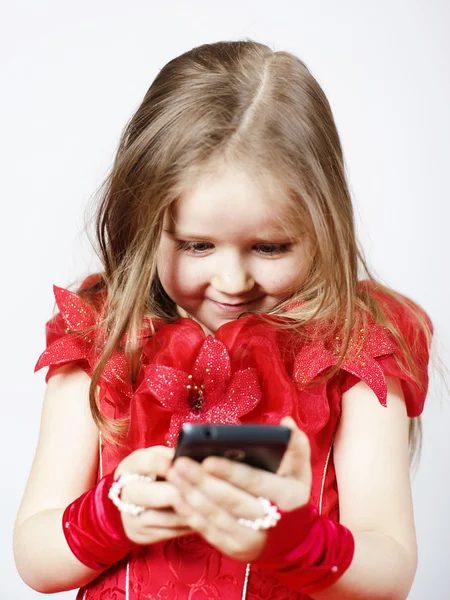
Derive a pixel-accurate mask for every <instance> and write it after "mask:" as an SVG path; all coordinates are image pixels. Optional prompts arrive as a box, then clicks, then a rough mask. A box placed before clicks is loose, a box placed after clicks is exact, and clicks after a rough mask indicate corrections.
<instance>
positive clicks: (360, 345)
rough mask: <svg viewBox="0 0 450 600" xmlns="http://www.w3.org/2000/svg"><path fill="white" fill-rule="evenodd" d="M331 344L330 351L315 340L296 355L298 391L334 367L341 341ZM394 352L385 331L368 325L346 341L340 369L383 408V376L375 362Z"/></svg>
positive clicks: (381, 369)
mask: <svg viewBox="0 0 450 600" xmlns="http://www.w3.org/2000/svg"><path fill="white" fill-rule="evenodd" d="M355 337H356V339H355ZM333 342H334V343H333V344H332V345H331V347H327V346H326V345H325V342H324V341H323V340H317V341H315V342H313V343H311V344H306V345H305V346H304V347H303V348H302V349H301V350H300V352H299V353H298V354H297V356H296V358H295V362H294V369H293V379H294V381H296V383H297V384H298V385H300V387H305V386H306V385H307V384H308V383H310V382H311V381H312V380H313V379H314V378H315V377H316V376H317V375H318V374H319V373H321V372H322V371H325V370H326V369H328V368H330V367H333V366H334V365H336V364H337V362H338V358H339V354H340V348H341V339H340V338H339V337H335V338H334V340H333ZM396 349H397V346H396V344H395V343H394V341H393V339H392V338H391V336H390V335H389V333H388V331H387V330H386V329H385V328H384V327H382V326H381V325H376V324H371V325H370V326H369V327H368V328H367V329H360V330H359V332H358V334H357V336H354V337H352V338H351V339H350V343H349V346H348V348H347V352H346V355H345V357H344V360H343V362H342V364H341V366H340V368H341V369H342V370H344V371H347V372H348V373H351V374H353V375H356V376H357V377H358V378H359V379H361V380H362V381H364V382H365V383H367V385H368V386H369V387H370V388H371V389H372V390H373V391H374V392H375V394H376V395H377V397H378V399H379V400H380V402H381V404H382V405H383V406H386V400H387V383H386V376H385V373H384V371H383V368H382V366H381V365H380V363H379V361H377V360H376V359H377V358H380V357H383V356H388V355H390V354H393V353H394V352H395V351H396Z"/></svg>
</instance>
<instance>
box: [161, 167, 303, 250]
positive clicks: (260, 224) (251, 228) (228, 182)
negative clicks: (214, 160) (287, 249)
mask: <svg viewBox="0 0 450 600" xmlns="http://www.w3.org/2000/svg"><path fill="white" fill-rule="evenodd" d="M172 217H173V220H174V223H173V224H174V225H175V227H176V228H177V230H179V231H180V232H182V233H187V234H189V233H191V232H198V233H201V234H202V235H205V234H208V235H212V234H220V236H222V237H224V238H226V237H227V236H228V237H230V236H233V235H235V234H241V235H242V234H244V233H248V234H254V233H255V232H257V233H264V232H267V233H270V234H272V235H274V234H278V233H279V234H286V233H287V232H289V233H290V235H293V234H294V233H295V231H294V230H295V219H294V214H293V210H292V204H291V202H290V201H289V200H288V194H287V190H286V189H284V188H283V186H281V185H280V184H279V183H278V182H277V181H276V180H275V179H274V178H273V177H269V176H267V175H266V176H264V177H261V176H254V175H251V174H249V173H247V172H245V171H244V170H242V169H239V168H237V167H229V166H228V167H224V166H222V167H221V168H220V169H215V170H208V171H206V172H204V173H200V175H197V177H195V178H194V179H193V180H192V182H191V183H190V185H188V186H186V187H185V188H184V189H183V192H182V193H181V194H180V197H179V200H178V201H177V203H176V205H175V207H174V209H173V211H172Z"/></svg>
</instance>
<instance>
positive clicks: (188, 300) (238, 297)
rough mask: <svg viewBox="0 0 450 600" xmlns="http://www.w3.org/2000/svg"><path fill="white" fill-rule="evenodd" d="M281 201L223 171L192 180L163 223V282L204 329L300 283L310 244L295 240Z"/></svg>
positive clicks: (263, 308)
mask: <svg viewBox="0 0 450 600" xmlns="http://www.w3.org/2000/svg"><path fill="white" fill-rule="evenodd" d="M280 198H281V194H280ZM280 198H277V197H276V196H275V197H274V195H273V193H272V195H271V197H270V199H268V198H267V197H266V196H265V195H262V193H261V191H260V189H259V188H258V187H257V186H256V185H255V183H253V182H252V180H251V179H250V178H249V177H248V176H246V175H245V173H244V172H243V171H240V170H237V169H234V168H233V169H232V168H231V167H227V168H225V167H224V168H223V169H222V170H221V171H218V172H217V173H216V174H214V175H210V174H209V175H205V176H204V177H201V178H200V179H199V180H197V182H196V184H195V185H194V186H193V187H192V188H190V189H189V190H188V191H187V192H186V193H185V194H184V195H183V196H182V198H181V200H180V201H179V202H178V203H177V206H176V208H175V210H174V211H173V213H172V218H171V217H169V216H167V217H166V221H165V225H164V231H163V233H162V238H161V243H160V247H159V251H158V258H157V269H158V275H159V278H160V281H161V284H162V286H163V288H164V290H165V291H166V293H167V294H168V295H169V296H170V298H171V299H172V300H173V301H174V302H175V303H176V304H177V305H178V306H179V307H180V308H182V309H184V311H186V312H187V313H188V314H189V315H190V316H191V317H192V318H194V319H195V320H196V321H197V322H198V323H200V325H202V326H203V328H204V329H205V331H207V332H211V333H214V332H215V331H216V330H217V329H218V327H220V326H221V325H223V324H224V323H227V322H228V321H232V320H234V319H236V318H237V317H238V316H239V315H240V314H241V313H243V312H246V311H252V312H253V311H254V312H267V311H269V310H270V309H272V308H273V307H274V306H275V305H276V304H277V303H278V302H280V301H281V300H284V299H286V298H287V297H288V296H290V295H291V294H292V292H293V291H295V290H296V289H298V287H299V286H300V285H301V284H302V283H303V281H304V280H305V278H306V275H307V272H308V269H309V264H310V259H309V250H310V248H309V244H308V242H307V240H306V239H304V238H300V239H298V237H297V238H296V236H298V232H296V231H294V230H293V228H292V225H291V226H290V223H289V213H288V210H287V203H286V200H284V199H280ZM291 222H292V219H291ZM289 230H291V231H289Z"/></svg>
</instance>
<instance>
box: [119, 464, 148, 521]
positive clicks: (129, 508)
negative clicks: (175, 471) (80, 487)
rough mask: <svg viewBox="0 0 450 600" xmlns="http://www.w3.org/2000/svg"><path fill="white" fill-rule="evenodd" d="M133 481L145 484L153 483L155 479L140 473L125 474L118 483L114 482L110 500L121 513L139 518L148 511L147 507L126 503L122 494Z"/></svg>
mask: <svg viewBox="0 0 450 600" xmlns="http://www.w3.org/2000/svg"><path fill="white" fill-rule="evenodd" d="M132 481H143V482H144V483H153V482H154V481H155V477H153V476H152V475H141V474H139V473H126V474H123V475H121V476H120V477H119V479H117V481H113V483H112V485H111V487H110V488H109V493H108V498H109V499H110V500H111V501H112V503H113V504H114V506H116V507H117V508H118V509H119V510H120V512H122V513H124V514H126V515H132V516H133V517H137V516H138V515H141V514H142V513H143V512H145V511H146V510H147V509H146V508H145V506H140V505H139V504H132V503H130V502H124V501H123V500H122V499H121V497H120V494H121V492H122V490H123V488H124V487H125V486H126V485H128V484H129V483H131V482H132Z"/></svg>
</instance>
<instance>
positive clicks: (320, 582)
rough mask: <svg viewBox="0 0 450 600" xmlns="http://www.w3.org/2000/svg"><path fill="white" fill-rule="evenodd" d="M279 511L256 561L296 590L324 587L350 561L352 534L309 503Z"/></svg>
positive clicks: (319, 589)
mask: <svg viewBox="0 0 450 600" xmlns="http://www.w3.org/2000/svg"><path fill="white" fill-rule="evenodd" d="M280 512H281V519H280V521H279V522H278V524H277V525H276V527H274V528H272V529H269V530H268V532H267V540H266V546H265V549H264V551H263V552H262V554H261V555H260V557H259V558H258V559H257V560H256V561H255V564H256V565H257V566H259V567H261V568H262V569H264V570H265V571H267V572H270V573H272V574H273V575H275V576H276V577H277V578H278V579H279V580H280V582H282V583H284V584H285V585H287V586H288V587H292V588H293V589H295V590H296V591H297V592H302V593H304V594H309V593H313V592H318V591H321V590H323V589H327V588H328V587H330V586H331V585H333V583H335V582H336V581H337V580H338V579H339V578H340V577H341V576H342V575H343V573H344V572H345V571H346V570H347V569H348V567H349V566H350V564H351V561H352V558H353V553H354V539H353V535H352V534H351V532H350V531H349V530H348V529H347V528H346V527H344V526H343V525H341V524H340V523H337V522H335V521H333V520H332V519H329V518H328V517H324V516H321V515H319V512H318V510H317V508H316V507H314V506H313V505H312V504H310V503H308V504H306V505H304V506H301V507H300V508H297V509H295V510H293V511H289V512H283V511H280Z"/></svg>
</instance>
